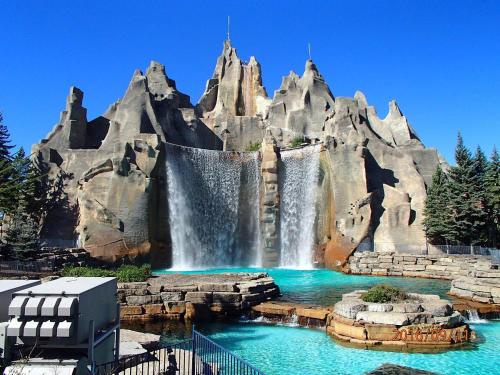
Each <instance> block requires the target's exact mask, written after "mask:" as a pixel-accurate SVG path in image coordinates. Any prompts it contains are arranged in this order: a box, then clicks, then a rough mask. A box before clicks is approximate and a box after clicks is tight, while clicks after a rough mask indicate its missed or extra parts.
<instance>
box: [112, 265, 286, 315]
mask: <svg viewBox="0 0 500 375" xmlns="http://www.w3.org/2000/svg"><path fill="white" fill-rule="evenodd" d="M279 294H280V290H279V287H278V286H277V285H276V284H275V283H274V280H273V279H272V278H271V277H269V275H268V274H267V273H225V274H200V275H185V274H169V275H162V276H158V277H153V278H151V279H148V280H147V281H146V282H136V283H119V284H118V292H117V298H118V301H119V302H120V304H121V311H120V317H121V319H122V320H149V319H173V320H183V319H186V320H201V319H210V318H214V317H223V316H239V315H241V314H243V313H244V312H245V311H247V310H248V309H249V308H250V307H251V306H253V305H256V304H259V303H261V302H263V301H267V300H270V299H273V298H275V297H277V296H279Z"/></svg>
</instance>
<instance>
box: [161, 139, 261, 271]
mask: <svg viewBox="0 0 500 375" xmlns="http://www.w3.org/2000/svg"><path fill="white" fill-rule="evenodd" d="M166 154H167V157H166V159H167V180H168V212H169V223H170V233H171V238H172V253H173V254H172V263H173V264H172V265H173V268H175V269H194V268H207V267H224V266H234V265H238V266H241V265H249V264H256V265H258V262H259V258H260V256H259V243H260V235H259V233H260V231H259V230H258V226H259V178H260V174H259V168H260V167H259V158H258V153H256V152H255V153H249V152H244V153H237V152H222V151H214V150H204V149H196V148H190V147H183V146H177V145H172V144H167V145H166Z"/></svg>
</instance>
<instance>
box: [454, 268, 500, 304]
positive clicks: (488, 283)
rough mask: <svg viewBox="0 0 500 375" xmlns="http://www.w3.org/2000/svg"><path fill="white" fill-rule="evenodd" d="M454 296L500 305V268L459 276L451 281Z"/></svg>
mask: <svg viewBox="0 0 500 375" xmlns="http://www.w3.org/2000/svg"><path fill="white" fill-rule="evenodd" d="M450 294H451V295H452V296H455V297H458V298H463V299H467V300H471V301H474V302H481V303H489V304H497V305H499V306H498V307H499V309H498V311H500V270H488V271H475V272H473V273H472V274H471V277H459V278H458V279H455V280H453V281H452V282H451V290H450Z"/></svg>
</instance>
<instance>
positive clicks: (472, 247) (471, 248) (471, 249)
mask: <svg viewBox="0 0 500 375" xmlns="http://www.w3.org/2000/svg"><path fill="white" fill-rule="evenodd" d="M470 255H474V246H472V244H470Z"/></svg>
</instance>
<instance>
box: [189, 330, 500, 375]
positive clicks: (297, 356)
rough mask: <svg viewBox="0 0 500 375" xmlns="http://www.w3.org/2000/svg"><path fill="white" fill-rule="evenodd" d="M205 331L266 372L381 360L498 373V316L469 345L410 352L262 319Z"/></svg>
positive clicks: (354, 369) (449, 371)
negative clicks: (367, 346)
mask: <svg viewBox="0 0 500 375" xmlns="http://www.w3.org/2000/svg"><path fill="white" fill-rule="evenodd" d="M198 329H200V330H201V332H203V333H204V334H206V335H208V336H210V337H211V338H212V339H213V340H215V341H216V342H218V343H220V344H221V345H223V346H224V347H226V348H228V349H229V350H232V351H233V352H234V353H236V354H238V355H240V356H241V357H243V358H245V359H246V360H248V361H249V362H250V363H252V364H253V365H255V366H257V367H258V368H260V369H261V370H262V371H264V372H265V373H266V374H268V375H279V374H289V375H292V374H293V375H299V374H300V375H302V374H315V375H323V374H325V375H326V374H337V375H341V374H342V375H344V374H345V375H347V374H349V375H356V374H364V373H366V372H368V371H371V370H374V369H375V368H377V367H379V366H380V365H382V364H383V363H395V364H399V365H403V366H410V367H414V368H419V369H424V370H429V371H434V372H437V373H439V374H443V375H461V374H463V375H473V374H474V375H483V374H484V375H493V374H500V322H489V323H486V324H477V325H475V326H473V329H475V330H476V331H477V332H478V334H479V336H480V339H481V341H483V342H480V343H478V344H477V345H474V348H473V349H470V350H453V351H448V352H445V353H439V354H409V353H395V352H382V351H372V350H362V349H354V348H347V347H343V346H341V345H339V344H337V343H336V342H335V341H334V340H333V339H332V338H330V337H329V336H328V335H326V334H325V332H324V331H323V330H319V329H318V330H317V329H310V328H292V327H284V326H275V325H260V324H251V323H247V324H211V325H207V326H203V327H198Z"/></svg>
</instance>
